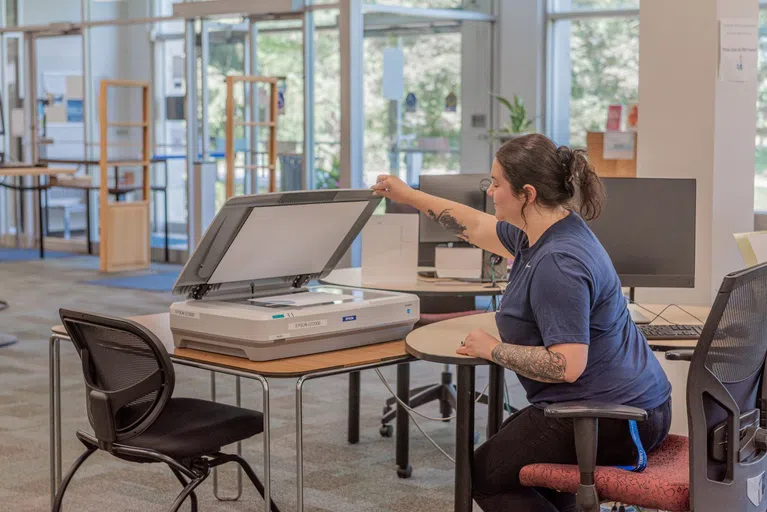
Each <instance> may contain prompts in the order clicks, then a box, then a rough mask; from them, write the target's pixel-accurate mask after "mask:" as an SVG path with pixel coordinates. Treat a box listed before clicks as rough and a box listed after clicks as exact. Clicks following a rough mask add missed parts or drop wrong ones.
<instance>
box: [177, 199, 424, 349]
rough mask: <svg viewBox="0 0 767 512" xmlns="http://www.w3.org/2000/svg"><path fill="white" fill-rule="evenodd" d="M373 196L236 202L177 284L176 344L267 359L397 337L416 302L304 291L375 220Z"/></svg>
mask: <svg viewBox="0 0 767 512" xmlns="http://www.w3.org/2000/svg"><path fill="white" fill-rule="evenodd" d="M379 202H380V198H378V197H376V196H374V195H373V193H372V192H371V191H369V190H317V191H301V192H283V193H274V194H258V195H250V196H238V197H235V198H232V199H230V200H228V201H227V202H226V204H224V206H223V207H222V208H221V210H220V211H219V213H218V214H217V215H216V217H215V218H214V219H213V222H212V223H211V225H210V226H209V227H208V229H207V230H206V232H205V234H204V235H203V238H202V240H201V241H200V244H199V245H198V246H197V248H196V249H195V250H194V253H193V254H192V256H191V257H190V258H189V260H188V261H187V263H186V265H185V266H184V268H183V270H182V271H181V274H180V275H179V277H178V280H177V281H176V283H175V285H174V287H173V293H174V294H180V295H184V296H185V297H186V300H184V301H180V302H175V303H174V304H172V305H171V308H170V329H171V332H172V333H173V342H174V344H175V346H177V347H184V348H192V349H198V350H204V351H208V352H216V353H220V354H227V355H233V356H238V357H246V358H248V359H251V360H253V361H270V360H274V359H282V358H286V357H295V356H300V355H306V354H315V353H319V352H328V351H332V350H339V349H343V348H351V347H359V346H363V345H370V344H374V343H381V342H385V341H392V340H397V339H403V338H404V337H405V336H406V335H407V334H408V333H409V332H410V331H411V330H412V329H413V325H414V324H415V323H416V322H417V321H418V318H419V314H420V310H419V301H418V297H417V296H415V295H410V294H404V293H395V292H388V291H378V290H363V289H358V288H347V287H340V286H320V285H314V286H308V285H309V283H310V282H312V281H314V280H317V279H322V278H323V277H325V276H327V274H329V273H330V271H331V270H333V268H335V266H336V264H337V263H338V262H339V260H340V259H341V257H342V256H343V255H344V254H345V253H346V252H347V250H348V249H349V247H350V246H351V244H352V242H353V241H354V239H355V238H356V237H357V235H358V234H359V233H360V231H361V230H362V228H363V227H364V226H365V224H366V223H367V221H368V220H369V219H370V217H371V215H372V214H373V212H374V210H375V209H376V206H377V205H378V203H379Z"/></svg>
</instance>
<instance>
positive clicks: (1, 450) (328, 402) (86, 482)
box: [0, 257, 524, 512]
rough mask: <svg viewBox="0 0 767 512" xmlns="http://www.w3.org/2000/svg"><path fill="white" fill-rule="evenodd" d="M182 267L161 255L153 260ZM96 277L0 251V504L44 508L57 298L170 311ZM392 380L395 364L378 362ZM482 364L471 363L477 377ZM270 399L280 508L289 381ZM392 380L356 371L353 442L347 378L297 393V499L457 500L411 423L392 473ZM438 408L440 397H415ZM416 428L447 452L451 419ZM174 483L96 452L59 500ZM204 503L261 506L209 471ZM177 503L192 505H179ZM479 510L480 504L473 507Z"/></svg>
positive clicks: (155, 499) (415, 505)
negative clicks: (404, 465) (358, 396)
mask: <svg viewBox="0 0 767 512" xmlns="http://www.w3.org/2000/svg"><path fill="white" fill-rule="evenodd" d="M177 268H178V267H172V266H164V265H158V266H156V269H157V270H158V271H169V270H174V269H177ZM98 277H100V274H99V272H98V259H96V258H89V257H80V258H71V259H61V260H47V261H42V262H40V261H31V262H19V263H4V264H1V265H0V283H2V286H1V287H0V299H4V300H7V301H8V302H9V303H10V306H11V307H10V308H9V309H8V310H6V311H2V312H0V331H6V332H10V333H12V334H15V335H17V336H18V337H19V339H20V341H19V343H18V344H16V345H14V346H12V347H8V348H4V349H0V350H1V352H0V357H1V359H0V467H2V468H4V471H3V478H2V479H0V503H2V504H1V505H0V509H2V510H12V511H31V510H46V509H49V501H48V500H49V495H48V490H49V480H48V474H49V473H48V460H49V459H48V457H49V444H48V443H49V430H48V343H47V340H48V337H49V334H50V327H51V326H52V325H54V324H56V323H58V316H57V315H58V309H59V308H60V307H67V308H74V309H82V310H87V311H93V312H100V313H106V314H111V315H120V316H130V315H139V314H148V313H156V312H162V311H166V310H167V308H168V305H169V304H170V303H171V301H172V300H173V297H172V296H171V295H170V294H167V293H153V292H146V291H137V290H122V289H114V288H106V287H98V286H88V285H84V284H82V282H83V281H87V280H89V279H95V278H98ZM79 365H80V363H79V359H78V358H77V356H76V354H75V353H74V350H73V349H72V348H71V347H70V346H64V347H63V348H62V388H63V421H62V424H63V429H64V434H63V435H64V450H63V455H64V462H65V467H64V469H65V471H66V469H67V467H68V466H69V464H70V463H71V462H72V461H73V460H74V459H75V458H76V457H77V455H79V453H80V452H81V450H82V446H81V445H80V444H79V442H78V441H77V440H76V438H75V436H74V433H75V431H76V430H77V429H81V428H87V427H88V425H87V419H86V417H85V403H84V399H83V385H82V377H81V369H80V366H79ZM440 372H441V367H440V366H439V365H435V364H429V363H423V362H418V363H414V364H413V367H412V371H411V380H412V384H413V385H414V386H415V385H419V384H429V383H434V382H437V381H438V380H439V374H440ZM383 373H384V375H385V376H386V378H387V379H388V380H389V381H390V383H391V384H392V386H394V383H395V370H394V368H387V369H385V370H383ZM233 383H234V381H233V378H228V377H219V379H218V391H219V397H220V399H221V400H223V401H226V402H228V403H232V402H233V393H234V385H233ZM485 383H486V373H485V372H484V371H483V370H481V369H480V370H479V371H478V378H477V386H478V388H479V389H482V388H483V387H484V386H485ZM270 387H271V400H272V423H271V425H272V450H271V455H272V489H273V491H272V492H273V497H274V499H275V501H276V502H277V504H278V505H279V506H280V507H281V509H282V510H283V511H285V512H286V511H290V510H295V505H296V492H295V483H296V482H295V427H294V404H295V395H294V390H295V381H294V380H292V379H291V380H270ZM509 391H510V394H511V396H512V401H513V402H514V403H515V404H517V405H519V404H524V398H523V396H524V395H523V394H522V392H521V388H520V387H519V383H518V382H517V381H516V380H515V379H514V378H513V377H511V378H510V379H509ZM176 395H177V396H190V397H200V398H209V396H210V380H209V374H208V373H206V372H203V371H200V370H194V369H189V368H180V367H179V368H178V369H177V384H176ZM387 396H388V391H387V390H386V389H385V388H384V387H383V385H382V384H381V383H380V381H379V380H378V377H377V376H376V374H375V373H374V372H372V371H368V372H364V373H363V376H362V422H361V432H360V442H359V444H357V445H353V446H352V445H348V444H347V442H346V398H347V378H346V377H345V376H340V377H331V378H327V379H322V380H316V381H312V382H310V383H309V384H308V385H307V387H306V389H305V399H304V406H305V409H304V421H305V428H304V447H305V466H304V467H305V483H306V489H305V503H306V509H307V510H311V511H333V512H343V511H350V512H352V511H353V512H362V511H371V512H372V511H389V510H391V511H411V510H412V511H421V512H429V511H435V512H436V511H444V510H451V509H452V504H453V476H454V471H453V466H452V464H451V463H450V461H448V460H447V459H445V458H444V456H443V455H442V454H440V453H439V452H437V450H436V449H435V448H434V447H433V446H431V444H429V442H428V441H427V440H426V439H425V438H424V437H423V436H422V435H421V434H420V433H419V432H418V430H417V429H416V428H415V426H413V425H412V423H411V430H410V431H411V434H410V436H411V442H410V460H411V464H412V466H413V476H412V478H410V479H408V480H401V479H399V478H397V475H396V472H395V463H394V439H393V438H388V439H387V438H382V437H380V435H379V433H378V426H379V422H380V420H379V418H380V414H381V409H382V405H383V401H384V399H385V398H387ZM243 397H244V405H245V406H249V407H253V408H260V407H261V390H260V387H259V385H258V384H257V383H254V382H244V383H243ZM420 411H421V412H423V413H425V414H431V415H433V416H437V415H438V406H437V405H436V404H430V405H429V406H425V407H423V408H421V409H420ZM485 418H486V408H485V407H484V406H478V407H477V421H476V425H477V429H478V430H480V431H481V433H482V436H481V438H480V442H482V440H484V427H485ZM420 423H421V425H422V426H423V428H424V430H426V432H427V433H429V435H431V436H432V437H433V438H434V439H435V440H436V441H437V442H438V443H439V444H440V445H441V446H442V447H443V448H444V449H445V450H447V451H448V452H449V453H452V452H453V451H454V435H455V426H454V423H441V422H431V421H426V420H423V421H421V422H420ZM261 446H262V442H261V438H260V437H256V438H254V439H253V440H251V441H250V442H248V443H247V444H246V445H245V447H244V454H245V457H246V458H247V459H248V460H249V461H250V462H251V464H252V466H253V467H254V469H255V470H256V472H257V473H258V474H259V475H261V474H262V473H263V469H262V466H261V461H262V457H261V454H262V451H261ZM235 475H236V471H234V470H233V468H227V467H225V468H224V469H223V470H222V475H221V485H222V491H221V492H222V493H224V494H226V495H231V494H232V492H233V491H234V488H235V487H234V485H235V481H236V480H235ZM179 490H180V488H179V484H178V483H177V481H176V480H175V478H174V477H173V476H172V474H171V473H170V472H169V471H167V470H166V469H163V468H161V467H159V466H154V465H138V464H129V463H126V462H121V461H118V460H116V459H114V458H111V457H110V456H109V455H106V454H104V453H99V454H96V455H94V456H93V457H91V459H90V460H89V461H88V462H86V464H85V466H84V467H83V469H81V470H80V472H78V475H77V476H76V478H75V480H74V481H73V483H72V485H71V486H70V488H69V491H68V493H67V499H66V500H65V509H66V510H70V511H73V510H76V511H80V512H91V511H93V512H104V511H106V510H108V511H113V510H114V511H116V510H121V511H136V512H150V511H155V510H157V511H161V510H167V508H168V507H169V506H170V504H171V503H172V501H173V499H174V498H175V496H176V493H177V492H178V491H179ZM198 496H199V498H200V509H201V510H221V511H228V510H262V501H261V499H260V497H258V496H257V493H256V491H255V490H253V489H252V488H250V487H248V486H247V485H246V486H245V491H244V493H243V496H242V498H241V499H240V501H238V502H227V503H219V502H217V501H216V500H215V498H214V497H213V492H212V482H211V481H208V482H206V483H205V484H203V485H202V486H201V488H200V489H199V490H198ZM184 510H189V506H188V505H187V506H186V507H185V508H184ZM477 510H478V509H477Z"/></svg>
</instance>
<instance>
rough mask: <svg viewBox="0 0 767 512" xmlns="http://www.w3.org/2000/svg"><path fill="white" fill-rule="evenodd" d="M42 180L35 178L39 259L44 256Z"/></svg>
mask: <svg viewBox="0 0 767 512" xmlns="http://www.w3.org/2000/svg"><path fill="white" fill-rule="evenodd" d="M42 185H43V180H42V178H40V177H38V178H37V223H38V228H39V229H40V259H41V260H42V259H44V258H45V223H44V215H43V186H42Z"/></svg>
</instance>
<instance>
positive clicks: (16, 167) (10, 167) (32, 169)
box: [0, 164, 75, 259]
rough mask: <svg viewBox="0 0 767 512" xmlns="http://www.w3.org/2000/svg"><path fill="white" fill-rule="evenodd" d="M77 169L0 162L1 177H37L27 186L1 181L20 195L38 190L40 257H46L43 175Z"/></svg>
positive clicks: (18, 227) (17, 233)
mask: <svg viewBox="0 0 767 512" xmlns="http://www.w3.org/2000/svg"><path fill="white" fill-rule="evenodd" d="M74 173H75V169H59V168H53V167H36V166H32V165H28V164H0V178H22V177H24V176H33V177H35V178H37V180H36V184H35V185H33V186H25V185H23V184H22V183H18V184H17V185H9V184H6V183H5V182H4V181H3V182H2V183H0V185H2V186H3V187H5V188H10V189H13V190H15V191H16V192H17V193H18V196H19V197H20V196H21V194H23V193H24V192H26V191H28V190H36V191H37V199H38V205H39V206H38V229H39V230H40V258H41V259H42V258H44V257H45V242H44V239H45V230H44V227H43V215H42V204H43V190H44V189H45V188H47V185H43V184H42V177H43V176H54V175H56V174H74ZM20 218H21V217H20V215H19V201H18V199H17V201H16V222H15V224H16V245H17V246H18V245H19V233H20V226H19V219H20Z"/></svg>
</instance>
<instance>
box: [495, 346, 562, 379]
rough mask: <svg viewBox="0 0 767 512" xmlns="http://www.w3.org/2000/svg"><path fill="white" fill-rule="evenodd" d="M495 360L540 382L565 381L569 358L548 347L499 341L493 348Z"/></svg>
mask: <svg viewBox="0 0 767 512" xmlns="http://www.w3.org/2000/svg"><path fill="white" fill-rule="evenodd" d="M493 361H495V362H496V363H498V364H499V365H501V366H503V367H504V368H508V369H509V370H513V371H514V372H516V373H518V374H520V375H524V376H525V377H527V378H530V379H533V380H537V381H538V382H548V383H559V382H565V371H566V370H567V359H566V358H565V356H564V355H563V354H560V353H558V352H550V351H549V350H547V349H546V347H523V346H520V345H511V344H508V343H499V344H498V345H497V346H496V347H495V348H494V349H493Z"/></svg>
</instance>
